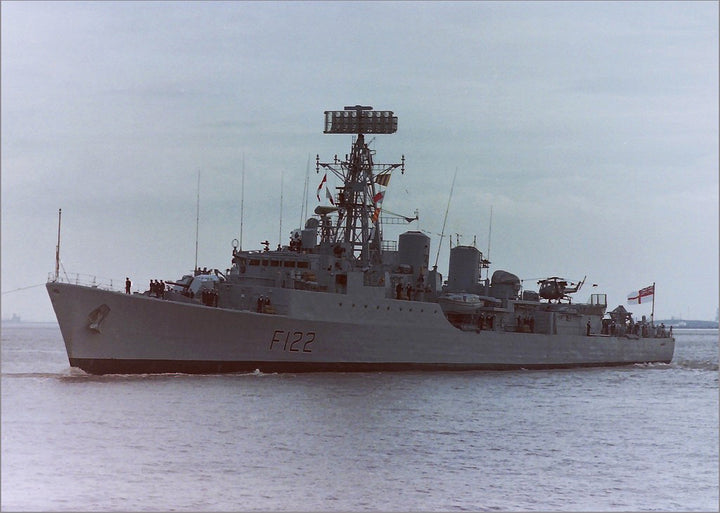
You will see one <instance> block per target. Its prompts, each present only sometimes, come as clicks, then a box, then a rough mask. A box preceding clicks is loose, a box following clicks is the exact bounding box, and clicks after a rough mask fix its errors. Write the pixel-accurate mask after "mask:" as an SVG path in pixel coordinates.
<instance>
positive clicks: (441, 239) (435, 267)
mask: <svg viewBox="0 0 720 513" xmlns="http://www.w3.org/2000/svg"><path fill="white" fill-rule="evenodd" d="M457 172H458V168H457V167H456V168H455V174H454V175H453V179H452V184H451V185H450V196H449V197H448V203H447V208H446V209H445V218H444V219H443V225H442V231H441V232H440V243H439V244H438V250H437V255H435V265H434V266H433V269H434V270H437V263H438V259H439V258H440V248H441V247H442V243H443V238H444V237H445V223H446V222H447V216H448V211H449V210H450V200H452V195H453V189H454V188H455V178H457ZM450 243H452V239H450Z"/></svg>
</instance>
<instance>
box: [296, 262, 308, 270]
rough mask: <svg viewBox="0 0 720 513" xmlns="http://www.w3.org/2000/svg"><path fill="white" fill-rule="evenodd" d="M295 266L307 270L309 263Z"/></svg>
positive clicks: (300, 263) (299, 263)
mask: <svg viewBox="0 0 720 513" xmlns="http://www.w3.org/2000/svg"><path fill="white" fill-rule="evenodd" d="M297 266H298V267H299V268H300V269H307V268H308V267H310V262H298V263H297Z"/></svg>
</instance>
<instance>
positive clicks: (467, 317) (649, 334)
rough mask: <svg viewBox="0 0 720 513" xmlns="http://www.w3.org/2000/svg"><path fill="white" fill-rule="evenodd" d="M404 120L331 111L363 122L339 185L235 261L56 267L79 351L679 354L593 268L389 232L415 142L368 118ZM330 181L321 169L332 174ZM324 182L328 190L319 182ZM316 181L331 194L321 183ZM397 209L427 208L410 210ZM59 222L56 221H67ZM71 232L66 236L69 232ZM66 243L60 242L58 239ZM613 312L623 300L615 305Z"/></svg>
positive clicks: (492, 361) (317, 355)
mask: <svg viewBox="0 0 720 513" xmlns="http://www.w3.org/2000/svg"><path fill="white" fill-rule="evenodd" d="M396 130H397V117H396V116H395V115H394V114H393V112H391V111H374V110H373V109H372V108H371V107H363V106H360V105H356V106H352V107H346V108H345V109H344V110H340V111H327V112H325V130H324V132H325V133H327V134H352V135H354V136H355V138H354V142H353V143H352V147H351V151H350V153H349V154H348V155H346V157H345V159H344V160H342V159H338V157H337V156H336V157H335V158H334V159H333V160H331V161H330V162H321V161H320V158H319V156H318V157H317V159H316V170H317V171H318V173H319V172H321V171H322V172H324V173H325V176H326V175H327V173H332V174H334V175H335V176H336V177H337V179H338V181H339V183H340V184H341V185H340V186H338V187H336V188H335V191H334V192H330V190H329V188H326V196H327V197H328V199H329V200H331V201H329V202H330V203H331V204H330V205H320V206H318V207H317V208H316V209H315V211H314V215H313V216H311V217H309V218H308V219H307V221H306V222H305V224H304V226H303V227H301V228H298V229H296V230H293V231H292V232H291V234H290V237H289V241H288V243H287V244H286V245H282V246H280V247H278V249H277V250H274V251H273V250H270V248H269V243H268V242H267V241H265V242H264V243H263V245H264V247H263V248H260V249H257V250H245V249H243V248H242V247H241V244H240V242H239V241H237V240H235V241H233V243H232V254H231V255H230V258H229V266H228V268H226V269H224V270H219V269H210V270H208V269H205V268H203V269H200V268H196V269H194V271H193V272H192V273H188V274H186V275H184V276H182V277H181V278H179V279H177V278H176V279H171V280H169V281H164V282H161V283H160V286H159V287H158V284H153V286H152V287H151V288H150V290H148V291H146V292H144V293H134V294H129V293H124V292H122V291H115V290H112V289H111V288H106V287H103V286H99V284H98V283H92V284H88V285H83V284H81V283H77V282H73V283H69V282H67V281H63V280H62V279H61V277H60V276H59V273H58V271H57V269H58V267H59V266H58V262H59V254H58V255H57V261H56V272H55V275H54V276H52V277H51V279H50V280H49V281H48V283H47V290H48V294H49V296H50V299H51V302H52V305H53V308H54V310H55V314H56V316H57V319H58V323H59V325H60V330H61V332H62V336H63V339H64V342H65V347H66V350H67V354H68V359H69V362H70V365H71V366H74V367H79V368H81V369H83V370H85V371H87V372H89V373H96V374H103V373H152V372H181V373H183V372H185V373H220V372H247V371H250V372H252V371H254V370H256V369H257V370H260V371H263V372H284V371H287V372H306V371H398V370H474V369H519V368H525V369H532V368H562V367H576V366H608V365H627V364H634V363H642V362H665V363H667V362H670V361H671V359H672V357H673V352H674V347H675V340H674V339H673V338H672V337H671V336H669V335H668V334H667V333H665V332H664V331H658V330H652V329H638V324H639V323H635V322H634V321H633V320H632V314H630V313H624V314H623V315H616V314H615V313H613V315H612V316H609V317H608V316H607V315H606V309H607V300H606V296H605V294H591V295H590V298H589V300H588V302H587V303H577V302H572V295H571V294H574V293H576V292H577V291H578V289H579V288H580V285H581V283H578V284H574V283H573V282H570V281H569V280H563V279H560V278H557V277H553V278H548V279H547V280H544V281H542V282H540V285H541V290H540V293H538V292H535V291H530V290H521V289H522V283H521V281H520V279H519V278H518V277H517V276H516V275H514V274H512V273H509V272H507V271H503V270H497V271H495V272H494V273H493V275H492V278H491V279H488V278H487V277H486V278H485V279H483V278H482V271H483V270H484V269H487V268H488V267H489V265H490V262H489V261H488V260H487V259H486V258H483V255H482V252H481V251H479V250H478V249H477V248H476V247H474V246H461V245H456V246H455V247H453V248H451V250H450V265H449V272H448V279H447V280H446V281H443V277H442V275H441V274H440V273H439V272H438V270H437V266H433V267H432V268H431V267H430V266H429V254H430V238H429V237H428V236H427V235H426V234H425V233H423V232H421V231H419V230H408V231H406V232H404V233H402V234H401V235H400V236H399V238H398V241H390V240H385V239H384V237H383V223H384V222H387V220H388V219H387V218H386V216H385V215H384V214H385V212H383V209H382V202H383V199H384V196H385V194H386V192H387V191H388V188H389V184H390V178H391V176H392V174H393V172H396V171H398V170H399V171H400V172H401V173H404V171H405V158H404V157H403V158H402V159H401V161H400V162H398V163H392V164H379V163H376V162H374V160H373V157H374V151H372V150H371V149H370V148H369V147H368V144H367V143H366V141H365V135H366V134H373V135H374V134H390V133H394V132H395V131H396ZM323 182H324V180H323ZM318 192H321V191H320V189H319V191H318ZM318 197H319V195H318ZM399 218H400V221H401V222H406V223H409V222H414V221H415V220H417V215H416V216H415V217H408V216H405V217H403V216H399ZM58 232H59V229H58ZM58 248H59V241H58ZM58 253H59V249H58ZM613 312H615V311H613Z"/></svg>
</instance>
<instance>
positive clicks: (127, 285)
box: [125, 276, 131, 294]
mask: <svg viewBox="0 0 720 513" xmlns="http://www.w3.org/2000/svg"><path fill="white" fill-rule="evenodd" d="M130 285H131V283H130V278H128V277H127V276H126V277H125V294H130Z"/></svg>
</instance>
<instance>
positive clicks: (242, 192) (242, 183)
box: [240, 152, 245, 251]
mask: <svg viewBox="0 0 720 513" xmlns="http://www.w3.org/2000/svg"><path fill="white" fill-rule="evenodd" d="M244 214H245V152H243V154H242V178H241V180H240V251H242V239H243V217H244Z"/></svg>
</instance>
